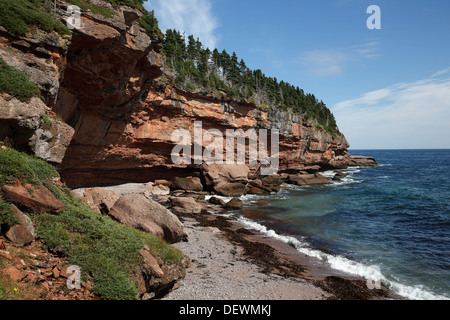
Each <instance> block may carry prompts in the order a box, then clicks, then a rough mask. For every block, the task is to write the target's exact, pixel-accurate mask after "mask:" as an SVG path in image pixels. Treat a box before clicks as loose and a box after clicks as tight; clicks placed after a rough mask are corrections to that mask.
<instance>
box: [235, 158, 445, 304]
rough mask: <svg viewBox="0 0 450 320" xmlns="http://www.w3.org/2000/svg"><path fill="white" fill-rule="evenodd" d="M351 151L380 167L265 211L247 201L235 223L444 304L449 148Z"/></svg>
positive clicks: (278, 201) (299, 193)
mask: <svg viewBox="0 0 450 320" xmlns="http://www.w3.org/2000/svg"><path fill="white" fill-rule="evenodd" d="M352 153H353V154H358V155H366V156H374V157H375V158H376V159H377V161H378V162H379V163H380V166H379V167H377V168H351V169H348V170H344V172H347V173H348V176H347V177H346V178H344V179H343V181H341V182H335V183H333V184H332V185H330V186H321V187H292V188H290V189H286V190H283V191H282V192H280V193H279V194H277V195H271V196H270V197H262V198H264V199H265V200H268V201H269V203H270V205H269V206H268V207H267V206H261V207H255V206H254V205H253V203H254V201H255V200H259V199H261V197H255V196H247V197H245V198H244V199H245V204H246V207H247V209H245V210H244V211H243V212H242V213H240V214H239V215H240V217H241V218H242V219H243V220H245V221H246V222H248V223H249V224H251V225H252V226H254V227H255V228H256V229H262V230H263V231H264V232H266V233H267V235H269V236H275V237H278V236H280V237H284V239H287V240H286V241H289V242H292V241H294V242H295V243H296V246H298V248H299V250H300V251H302V250H303V251H305V252H307V253H309V254H311V255H319V256H321V257H322V258H323V259H324V260H327V261H329V262H330V263H331V264H332V265H333V266H334V267H336V268H337V269H341V270H344V271H349V272H351V273H356V274H361V275H366V274H369V276H371V275H373V276H374V277H375V278H378V279H379V280H380V281H381V282H383V283H385V284H386V285H388V286H390V287H391V288H392V289H393V290H395V291H397V292H399V293H401V294H402V295H404V296H407V297H409V298H414V299H443V298H450V182H449V181H450V150H373V151H367V150H364V151H362V150H361V151H359V150H352ZM324 174H325V175H328V176H333V174H334V173H333V172H325V173H324ZM254 222H256V223H254ZM293 239H295V240H293Z"/></svg>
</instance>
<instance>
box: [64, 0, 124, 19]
mask: <svg viewBox="0 0 450 320" xmlns="http://www.w3.org/2000/svg"><path fill="white" fill-rule="evenodd" d="M67 2H69V3H71V4H74V5H76V6H78V7H80V8H81V9H83V10H91V11H92V12H93V13H95V14H100V15H102V16H104V17H105V18H112V17H113V16H114V15H115V14H116V13H115V12H114V11H111V10H109V9H108V8H105V7H102V6H98V5H95V4H93V3H91V2H90V1H89V0H67Z"/></svg>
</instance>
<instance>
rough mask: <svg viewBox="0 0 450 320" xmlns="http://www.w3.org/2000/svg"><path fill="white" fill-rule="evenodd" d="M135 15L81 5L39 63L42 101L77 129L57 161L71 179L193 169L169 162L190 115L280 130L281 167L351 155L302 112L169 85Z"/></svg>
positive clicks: (135, 178) (341, 160) (127, 178)
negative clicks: (106, 13)
mask: <svg viewBox="0 0 450 320" xmlns="http://www.w3.org/2000/svg"><path fill="white" fill-rule="evenodd" d="M67 5H68V4H67V3H64V2H62V1H60V2H58V9H57V10H56V12H55V13H54V14H55V16H56V17H58V18H59V19H60V20H62V21H64V17H65V15H66V14H65V12H66V8H67ZM139 15H140V13H139V12H138V11H137V10H134V9H130V8H127V7H121V8H120V10H116V15H115V16H114V17H113V18H110V19H107V18H105V17H103V16H100V15H95V14H93V13H91V12H84V13H83V15H82V24H81V28H79V29H77V30H73V35H72V39H71V41H70V44H68V45H67V46H66V47H63V48H62V49H59V47H57V46H52V48H56V49H58V50H56V52H54V51H53V52H49V53H48V57H47V58H46V60H45V61H47V65H48V66H51V67H49V68H47V69H45V68H35V69H39V70H43V73H44V74H45V75H46V78H42V79H47V78H48V79H50V80H49V81H48V82H49V85H48V86H47V87H48V89H46V90H45V92H46V94H45V98H46V99H45V100H46V103H47V105H48V106H50V107H52V110H53V111H54V112H55V113H56V114H58V115H59V116H60V117H61V118H62V120H63V121H64V122H65V123H67V124H68V125H70V127H71V128H73V130H74V135H73V138H72V140H71V143H70V145H69V146H68V148H67V150H66V152H65V155H64V157H63V159H62V161H55V162H61V164H60V165H59V170H60V172H61V176H62V178H63V180H64V181H65V182H66V183H67V184H68V185H69V186H91V185H99V184H111V183H123V182H147V181H152V180H154V179H159V178H165V179H168V178H171V177H174V176H187V175H192V174H193V173H194V172H195V171H197V170H198V168H197V167H195V166H186V165H185V166H177V165H174V164H173V163H172V160H171V152H172V149H173V148H174V146H175V144H174V142H173V141H172V140H171V135H172V132H173V131H174V130H176V129H187V130H190V131H191V132H192V131H193V128H194V122H195V121H202V124H203V130H208V129H219V130H221V131H223V132H224V131H225V130H226V129H243V130H248V129H251V128H255V129H265V128H266V129H279V130H280V170H282V171H286V172H290V171H292V172H294V171H298V170H305V169H310V167H311V166H320V167H322V168H324V167H330V168H342V167H346V166H347V165H348V164H349V159H350V156H349V155H348V154H347V148H348V147H349V145H348V143H347V141H346V139H345V137H344V136H334V137H333V136H331V135H330V134H329V133H327V132H325V131H323V130H318V129H316V128H315V127H313V125H312V124H311V123H308V122H305V121H303V119H302V118H301V117H300V116H298V115H294V114H292V113H289V112H284V111H275V110H260V109H258V108H257V107H256V106H255V105H252V104H248V103H243V102H237V101H228V100H225V99H223V98H219V97H217V96H213V95H210V94H209V95H208V94H203V93H196V94H193V93H187V92H183V91H181V90H179V89H177V88H175V87H174V86H173V85H172V81H171V75H170V73H169V72H167V71H165V70H164V58H163V56H162V55H161V54H160V53H159V50H160V48H159V45H158V43H157V42H154V41H152V39H151V38H150V37H149V36H148V35H147V34H146V33H145V32H144V30H143V29H142V28H141V27H140V26H139V24H138V23H137V21H136V19H137V18H138V17H139ZM7 45H8V47H13V45H12V44H9V43H8V44H7ZM3 46H5V41H3ZM2 48H4V47H2ZM2 53H3V51H2ZM26 54H27V57H29V56H32V57H33V56H39V55H38V54H37V53H36V54H35V53H34V52H30V51H26ZM2 55H3V56H4V55H5V54H2ZM33 59H34V58H33ZM38 78H41V77H38ZM32 80H33V79H32ZM42 87H43V88H47V87H46V85H45V83H44V84H42ZM33 132H34V131H33ZM65 147H66V146H62V147H61V148H64V149H65ZM204 147H205V145H204ZM253 169H256V168H253Z"/></svg>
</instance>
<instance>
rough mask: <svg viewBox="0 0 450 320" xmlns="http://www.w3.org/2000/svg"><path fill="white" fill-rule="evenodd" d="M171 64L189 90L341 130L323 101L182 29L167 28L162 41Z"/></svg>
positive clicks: (331, 131) (333, 130)
mask: <svg viewBox="0 0 450 320" xmlns="http://www.w3.org/2000/svg"><path fill="white" fill-rule="evenodd" d="M163 52H164V53H165V55H166V56H167V65H168V67H169V68H170V69H171V70H172V71H173V72H174V73H175V74H176V79H175V83H176V84H177V85H178V86H181V87H182V88H184V89H186V90H190V91H193V90H195V89H196V88H201V89H206V90H209V91H213V92H214V91H215V92H218V91H219V92H220V91H224V92H226V93H227V96H228V97H229V98H234V99H236V98H237V99H243V100H245V101H247V102H251V103H255V104H256V105H259V106H262V107H264V106H271V107H273V108H278V109H280V110H291V111H292V112H295V113H298V114H300V115H302V116H303V117H305V118H306V119H308V120H315V121H316V122H317V123H318V124H319V125H321V126H322V127H323V128H324V129H325V130H327V131H328V132H330V133H333V134H336V133H338V132H339V130H338V127H337V124H336V120H335V118H334V115H333V114H332V113H331V111H330V110H329V109H328V108H327V107H326V105H325V103H324V102H323V101H319V100H318V99H317V98H316V97H315V96H314V95H313V94H305V93H304V91H303V90H302V89H300V88H299V87H295V86H293V85H290V84H289V83H286V82H284V81H278V80H277V78H272V77H267V76H266V75H265V74H264V73H262V71H261V70H250V69H249V68H248V67H247V66H246V64H245V61H244V60H243V59H239V58H238V57H237V55H236V53H235V52H233V54H231V55H230V54H228V53H227V51H226V50H223V51H222V52H219V51H218V50H217V49H214V50H213V51H212V52H211V50H210V49H209V48H204V46H203V44H202V43H201V42H200V40H199V39H197V40H195V39H194V37H193V36H192V35H191V36H189V37H188V39H187V41H186V39H185V38H184V36H182V35H181V33H180V32H178V31H176V30H167V32H166V35H165V39H164V42H163Z"/></svg>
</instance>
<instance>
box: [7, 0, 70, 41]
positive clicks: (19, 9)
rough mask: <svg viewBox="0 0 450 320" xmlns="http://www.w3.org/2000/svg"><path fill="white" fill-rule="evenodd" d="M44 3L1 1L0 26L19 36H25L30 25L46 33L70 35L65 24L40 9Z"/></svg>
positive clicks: (37, 1) (39, 1) (35, 1)
mask: <svg viewBox="0 0 450 320" xmlns="http://www.w3.org/2000/svg"><path fill="white" fill-rule="evenodd" d="M44 2H45V1H44V0H14V1H11V0H0V8H1V10H0V24H1V25H2V26H3V27H5V28H6V29H7V30H8V31H9V32H11V33H13V34H17V35H25V34H26V33H27V32H28V31H29V26H30V25H36V26H38V27H39V28H41V29H42V30H45V31H49V32H50V31H56V32H58V33H60V34H67V35H69V34H70V31H69V29H68V28H67V27H66V26H65V25H64V24H62V23H61V22H60V21H57V20H55V19H53V18H52V17H51V16H50V15H49V14H47V13H45V12H44V11H43V10H41V9H40V8H39V6H42V5H43V4H44Z"/></svg>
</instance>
